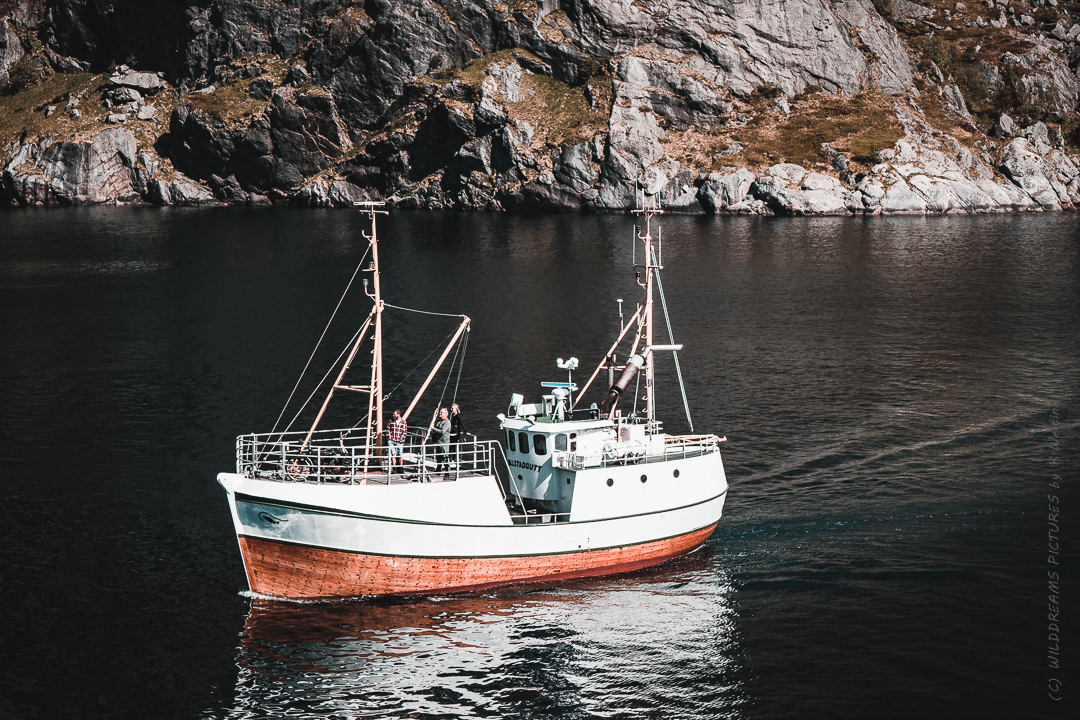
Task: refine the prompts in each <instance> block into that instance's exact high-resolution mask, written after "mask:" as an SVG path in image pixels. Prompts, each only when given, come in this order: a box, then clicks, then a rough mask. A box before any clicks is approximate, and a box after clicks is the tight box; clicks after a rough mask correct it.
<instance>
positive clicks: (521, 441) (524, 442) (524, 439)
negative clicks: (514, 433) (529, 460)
mask: <svg viewBox="0 0 1080 720" xmlns="http://www.w3.org/2000/svg"><path fill="white" fill-rule="evenodd" d="M518 445H520V446H521V452H522V453H524V454H525V455H528V454H529V433H523V432H520V433H518Z"/></svg>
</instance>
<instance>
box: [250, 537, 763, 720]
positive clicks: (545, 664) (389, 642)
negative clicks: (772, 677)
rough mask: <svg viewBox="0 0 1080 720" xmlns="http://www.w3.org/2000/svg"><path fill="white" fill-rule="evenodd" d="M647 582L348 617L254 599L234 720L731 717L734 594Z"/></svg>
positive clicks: (676, 570)
mask: <svg viewBox="0 0 1080 720" xmlns="http://www.w3.org/2000/svg"><path fill="white" fill-rule="evenodd" d="M707 554H709V553H708V551H707V550H706V551H705V552H702V553H698V556H697V557H695V556H693V555H692V556H690V557H687V558H684V559H682V560H680V561H677V562H674V563H671V564H669V565H665V566H662V567H661V568H659V569H656V570H653V571H650V572H649V573H647V574H646V573H640V574H633V575H627V576H622V577H617V578H608V579H605V580H593V581H588V582H581V583H571V584H563V585H561V586H560V587H551V588H537V587H530V588H509V589H503V590H501V591H499V592H492V593H475V594H467V595H454V596H444V597H430V598H407V599H380V600H374V599H373V600H367V601H360V602H351V603H341V604H297V603H282V602H275V601H269V600H263V599H260V598H253V599H252V600H251V610H250V613H249V614H248V618H247V622H246V623H245V626H244V633H243V636H242V641H241V647H240V653H239V657H238V659H237V665H238V666H239V677H238V680H237V684H236V694H235V699H234V705H233V708H232V711H231V712H230V713H229V715H228V716H229V717H276V716H290V717H293V716H299V717H305V716H308V717H311V716H316V717H328V716H330V717H357V716H368V717H387V716H409V717H417V716H421V717H428V716H444V717H445V716H453V717H467V716H495V717H498V716H507V715H514V716H528V717H549V716H562V715H565V714H571V715H575V716H578V715H581V714H589V715H594V714H598V715H603V716H605V717H642V716H645V717H674V716H679V715H686V714H688V713H693V714H694V715H698V716H709V717H728V716H734V715H737V714H738V709H739V707H740V706H741V704H742V703H743V701H744V700H743V696H742V693H741V690H740V687H739V685H738V683H737V681H736V680H734V679H733V678H734V676H735V674H736V673H735V672H734V670H735V669H736V666H737V665H738V663H739V659H738V655H739V651H738V641H737V638H736V636H735V629H734V628H735V623H734V619H735V618H734V611H733V609H732V596H733V593H734V586H733V585H732V583H731V581H730V579H728V578H726V577H717V575H716V571H715V570H714V569H713V568H711V567H710V563H709V561H708V560H707V559H705V558H704V557H703V556H704V555H707Z"/></svg>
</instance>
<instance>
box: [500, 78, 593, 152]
mask: <svg viewBox="0 0 1080 720" xmlns="http://www.w3.org/2000/svg"><path fill="white" fill-rule="evenodd" d="M585 84H586V85H591V86H592V87H593V90H594V92H595V93H596V96H597V97H596V98H595V104H596V110H591V109H590V108H589V101H588V99H587V98H586V97H585V86H577V87H575V86H572V85H567V84H566V83H563V82H560V81H558V80H556V79H555V78H550V77H547V76H546V75H524V76H523V77H522V79H521V96H520V98H519V100H518V102H517V103H507V109H508V110H509V112H510V115H511V117H513V118H515V119H520V120H527V121H528V122H529V123H531V124H532V126H533V127H534V128H536V136H535V137H534V139H533V142H534V144H536V143H539V144H540V145H541V146H543V145H548V146H552V147H557V146H561V145H565V144H568V143H578V142H583V141H586V140H591V139H592V138H593V136H594V135H596V134H597V133H599V132H606V131H607V128H608V120H609V118H610V111H611V98H612V96H613V95H614V90H613V89H612V86H611V79H610V78H608V77H606V76H603V75H597V76H594V77H593V78H590V79H589V81H588V82H587V83H585Z"/></svg>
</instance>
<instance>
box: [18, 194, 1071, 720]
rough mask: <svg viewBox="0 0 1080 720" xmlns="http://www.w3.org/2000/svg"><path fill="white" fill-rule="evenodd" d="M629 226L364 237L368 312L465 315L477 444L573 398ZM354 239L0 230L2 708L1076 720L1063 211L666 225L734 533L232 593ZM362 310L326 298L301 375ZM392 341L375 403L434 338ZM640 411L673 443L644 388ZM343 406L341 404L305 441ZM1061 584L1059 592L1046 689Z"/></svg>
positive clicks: (399, 324)
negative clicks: (366, 597)
mask: <svg viewBox="0 0 1080 720" xmlns="http://www.w3.org/2000/svg"><path fill="white" fill-rule="evenodd" d="M631 224H632V220H630V219H629V218H626V217H578V216H557V217H533V218H512V217H503V216H496V215H481V214H471V215H463V214H445V215H437V214H421V213H405V212H402V213H397V214H395V215H393V216H391V217H390V218H389V219H388V220H387V222H385V223H384V224H383V226H382V236H383V238H384V244H383V253H384V258H383V259H384V283H385V284H384V287H385V288H386V290H385V292H386V295H387V298H388V300H389V302H391V303H394V304H399V305H409V306H413V307H422V308H430V309H436V310H442V311H446V312H460V313H467V314H469V315H470V316H471V317H472V318H473V320H474V328H475V329H474V331H473V333H472V337H471V340H470V342H469V353H468V357H467V361H466V365H465V371H464V375H463V378H462V383H461V387H460V389H459V391H458V400H459V402H460V403H461V404H462V405H463V407H464V409H465V412H466V416H467V418H468V420H469V424H470V426H471V428H470V429H472V430H473V431H474V432H477V433H478V434H480V435H482V436H483V435H487V436H489V437H490V436H492V435H493V434H494V429H495V421H494V418H493V416H494V414H495V413H497V412H499V411H502V410H503V409H504V408H505V405H506V404H507V401H508V399H509V396H510V393H511V392H524V393H526V394H527V396H532V395H535V394H538V392H539V386H538V383H539V382H540V381H541V380H558V379H561V378H562V372H561V371H558V370H556V368H555V364H554V363H555V358H556V357H564V358H565V357H568V356H570V355H576V356H578V357H579V358H581V359H582V361H583V362H582V365H583V367H584V366H591V365H593V364H594V363H595V362H596V361H597V360H598V359H599V356H600V354H602V353H603V352H604V350H605V349H606V348H607V345H608V344H609V343H610V342H611V339H612V333H613V331H614V329H615V327H616V324H617V316H616V312H617V308H616V304H615V298H617V297H622V298H624V299H627V300H628V301H631V299H632V298H635V297H637V296H636V294H635V293H634V285H633V277H632V274H631V272H630V269H629V260H628V257H627V246H628V244H629V242H628V240H629V231H630V226H631ZM361 227H362V222H361V218H360V217H359V216H358V215H357V214H354V213H350V212H343V211H331V212H318V211H286V210H267V211H257V212H255V211H251V212H248V211H243V210H235V209H229V210H175V209H174V210H160V209H122V208H121V209H92V210H87V209H71V210H51V211H48V212H37V211H29V212H23V211H20V212H7V213H2V214H0V477H2V478H3V488H4V494H5V497H4V500H5V502H4V514H3V522H2V523H0V568H2V569H0V582H2V584H0V614H2V620H0V716H3V717H9V716H10V717H27V718H31V717H39V718H54V717H80V718H88V717H147V718H151V717H154V718H157V717H206V718H225V717H229V718H241V717H251V718H261V717H327V718H329V717H334V718H345V717H387V716H392V717H425V718H434V717H466V716H479V717H510V718H548V717H570V718H586V717H596V718H600V717H603V718H638V717H647V718H684V717H710V718H711V717H724V718H726V717H732V718H804V717H813V718H817V717H857V718H861V717H1009V718H1013V717H1065V716H1067V714H1068V711H1074V710H1075V709H1076V708H1077V706H1078V702H1077V698H1078V697H1080V674H1078V673H1077V670H1076V668H1077V664H1078V663H1080V654H1078V653H1077V648H1078V647H1080V633H1078V632H1077V631H1078V629H1080V623H1078V622H1077V617H1078V616H1080V611H1078V603H1077V598H1080V583H1078V581H1077V575H1076V560H1077V556H1078V553H1077V548H1078V546H1080V536H1078V535H1077V533H1076V530H1075V528H1076V527H1077V526H1078V525H1080V493H1078V492H1077V490H1076V480H1077V474H1076V467H1077V462H1078V460H1080V234H1078V232H1077V221H1076V216H1075V215H1071V214H1053V215H1050V214H1048V215H1040V216H1030V217H1013V216H997V217H974V218H972V217H955V218H954V217H949V218H929V219H926V218H888V219H880V218H875V219H868V220H850V219H820V220H812V219H803V220H776V219H770V220H758V219H718V220H716V219H698V218H668V219H666V221H665V225H664V229H665V237H666V240H665V247H664V261H665V263H666V265H667V271H666V279H665V284H666V289H667V293H668V296H669V303H670V305H671V310H672V313H673V323H674V326H675V333H676V340H677V341H679V342H684V343H685V344H686V346H687V347H686V350H685V351H684V353H682V355H681V359H682V361H683V368H684V371H685V372H686V373H687V376H688V379H689V383H690V393H691V404H692V407H693V410H694V420H695V427H696V429H697V430H699V431H713V432H717V433H719V434H723V435H727V436H728V439H729V442H728V444H727V445H726V450H725V461H726V465H727V470H728V477H729V480H730V482H731V492H730V494H729V500H728V505H727V508H726V513H725V518H724V520H723V521H722V523H721V525H720V528H719V529H718V530H717V532H716V533H715V535H714V536H713V538H712V539H711V540H710V541H709V543H708V544H707V545H706V546H705V547H704V548H703V549H702V550H700V551H698V552H697V553H695V554H693V555H691V556H689V557H686V558H684V559H682V560H679V561H677V562H673V563H670V564H667V565H665V566H662V567H660V568H656V569H653V570H650V571H647V572H640V573H635V574H631V575H626V576H620V577H614V578H606V579H594V580H584V581H575V582H568V583H564V584H561V585H555V586H550V587H529V588H511V589H503V590H499V591H495V592H486V593H477V594H467V595H459V596H445V597H429V598H416V599H404V600H402V599H398V600H389V601H387V600H383V601H360V602H352V603H343V604H337V605H297V604H279V603H269V602H264V601H259V600H253V599H250V598H248V597H247V596H246V595H245V594H244V590H245V589H246V587H245V582H244V576H243V571H242V567H241V563H240V557H239V551H238V549H237V547H236V542H235V539H234V537H233V534H232V529H231V525H230V521H229V515H228V511H227V508H226V504H225V498H224V494H223V492H222V491H221V489H220V487H219V486H218V485H217V483H216V482H215V480H214V476H215V474H216V473H217V472H218V471H221V470H227V469H229V468H231V467H232V465H233V439H234V437H235V436H236V435H237V434H239V433H243V432H252V431H261V430H266V429H268V428H269V427H270V426H271V425H272V424H273V421H274V418H276V417H277V415H278V413H279V411H280V410H281V405H282V403H283V402H284V400H285V398H286V397H287V396H288V394H289V391H290V390H291V388H292V385H293V383H294V382H295V380H296V377H297V376H298V374H299V371H300V369H301V368H302V367H303V365H304V362H305V361H306V359H307V356H308V353H309V352H310V350H311V348H312V347H313V346H314V344H315V341H316V340H317V338H318V336H319V334H320V333H321V331H322V328H323V324H324V323H325V321H326V319H327V318H328V316H329V314H330V312H331V311H332V310H333V307H334V305H335V303H336V302H337V299H338V297H339V295H340V292H341V290H342V289H343V288H344V286H345V284H346V283H347V282H348V279H349V277H350V276H351V274H352V272H353V269H354V267H355V265H356V263H357V261H358V259H359V256H360V254H361V253H362V250H363V241H362V239H361V238H360V235H359V230H360V228H361ZM364 305H365V303H364V302H362V298H360V296H359V295H358V294H357V295H356V296H355V297H354V298H353V301H352V302H351V303H350V302H349V301H346V303H345V304H344V305H343V307H342V310H341V311H340V314H339V316H340V317H342V318H344V319H346V320H347V322H346V323H345V324H344V325H343V326H341V327H340V329H339V330H338V331H337V332H336V333H335V332H334V331H331V333H330V334H329V335H328V341H327V345H326V347H327V354H325V355H323V356H321V359H322V360H323V361H324V363H320V362H319V360H320V358H317V360H316V365H317V366H318V367H319V369H320V370H323V369H324V368H325V361H327V360H329V359H330V358H331V357H332V356H333V355H334V354H336V352H337V351H338V349H339V348H340V347H341V346H342V344H343V343H344V342H345V341H346V339H347V337H348V335H349V333H351V330H352V328H353V327H354V323H356V322H357V318H359V317H361V316H362V314H363V313H365V312H366V308H365V307H364ZM628 306H629V307H630V308H631V309H632V305H628ZM387 321H388V322H389V323H391V324H392V327H391V329H390V330H388V334H387V343H388V345H389V347H390V348H392V349H391V350H388V357H387V359H388V363H390V365H391V366H392V368H393V369H392V370H391V371H390V372H389V374H388V378H387V379H388V382H389V383H391V384H396V383H397V382H398V381H400V380H402V379H403V378H404V377H405V375H406V373H407V372H408V371H409V370H411V369H412V368H413V366H414V365H415V362H416V361H417V360H418V359H419V358H420V357H423V356H424V355H425V354H426V353H428V352H429V351H430V350H431V349H432V347H433V346H434V345H435V344H436V343H437V341H439V340H441V339H442V338H443V337H445V336H446V335H447V334H449V333H450V331H451V330H452V329H453V327H452V325H453V323H452V321H447V320H445V319H439V318H427V317H415V316H403V315H400V314H398V315H393V314H388V316H387ZM448 323H449V324H448ZM415 380H416V376H415V375H414V376H412V377H410V378H409V379H407V380H406V381H405V382H404V384H403V385H402V389H401V390H400V391H399V392H400V393H401V394H399V395H395V400H400V402H401V404H406V402H407V399H408V394H407V389H408V388H409V387H410V383H412V384H415ZM440 382H441V380H440ZM658 385H659V392H660V397H661V415H662V416H663V417H664V418H666V420H667V423H668V427H669V429H670V430H672V431H681V430H683V429H684V425H685V423H684V421H682V420H681V419H680V418H681V416H682V411H681V404H680V402H679V399H678V393H677V389H676V386H675V382H674V379H673V373H672V371H671V369H670V368H667V369H665V370H664V371H663V372H662V373H661V375H660V379H659V381H658ZM441 390H442V386H441V385H439V384H437V387H436V392H439V391H441ZM309 391H310V386H305V387H302V388H301V391H300V395H306V394H307V392H309ZM448 392H449V391H448ZM433 402H434V400H432V403H433ZM356 413H357V408H356V406H355V404H354V405H352V406H350V405H349V404H348V402H345V403H343V404H342V405H341V407H340V408H339V413H338V416H337V417H334V418H330V419H328V421H327V422H328V423H334V422H344V421H349V422H351V421H353V420H355V419H356ZM1055 423H1056V424H1055ZM1054 431H1056V432H1057V437H1056V438H1055V437H1054V434H1053V433H1054ZM1054 443H1056V447H1055V446H1054ZM1055 473H1057V474H1059V475H1061V476H1062V477H1063V478H1064V481H1063V482H1064V484H1065V487H1063V488H1062V489H1060V490H1058V489H1054V488H1052V487H1050V485H1049V484H1050V483H1051V482H1053V476H1054V474H1055ZM1048 494H1051V495H1056V496H1058V503H1057V504H1058V511H1059V512H1058V515H1059V516H1058V518H1057V520H1058V525H1057V526H1053V527H1052V526H1049V525H1048V523H1049V519H1048V512H1049V510H1048V499H1047V495H1048ZM1054 527H1058V528H1059V529H1058V531H1057V532H1056V535H1055V537H1058V539H1059V543H1058V545H1056V547H1058V548H1059V552H1060V554H1059V555H1057V556H1056V557H1057V558H1058V561H1059V563H1060V565H1057V566H1054V565H1049V564H1048V560H1047V558H1048V556H1049V554H1050V553H1049V549H1048V543H1049V542H1050V539H1049V538H1048V532H1052V531H1054ZM1048 570H1056V571H1058V572H1059V573H1061V576H1062V577H1061V585H1060V591H1059V592H1058V593H1057V595H1058V599H1059V601H1060V613H1059V618H1058V620H1059V623H1058V625H1059V628H1060V629H1059V632H1058V633H1057V635H1058V636H1059V637H1060V643H1059V653H1060V665H1061V667H1060V668H1059V669H1057V670H1054V669H1051V668H1049V667H1048V659H1047V658H1048V646H1052V645H1053V643H1052V642H1050V641H1049V633H1050V632H1052V630H1051V629H1050V628H1049V623H1050V620H1048V617H1047V615H1048V612H1050V611H1051V610H1052V609H1050V608H1048V603H1049V602H1053V599H1051V598H1049V595H1051V594H1052V592H1051V591H1050V589H1049V587H1048V576H1047V571H1048ZM1054 681H1060V682H1061V683H1063V687H1062V688H1061V690H1060V691H1058V692H1056V693H1049V689H1050V688H1051V687H1053V683H1054ZM1049 694H1054V695H1056V696H1061V697H1063V698H1064V699H1063V700H1061V701H1057V702H1055V701H1054V700H1051V699H1050V698H1049V697H1048V695H1049Z"/></svg>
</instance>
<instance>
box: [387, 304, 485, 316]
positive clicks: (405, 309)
mask: <svg viewBox="0 0 1080 720" xmlns="http://www.w3.org/2000/svg"><path fill="white" fill-rule="evenodd" d="M383 307H388V308H394V309H395V310H404V311H405V312H414V313H420V314H421V315H438V316H439V317H456V318H463V317H465V316H464V315H454V314H453V313H437V312H431V311H430V310H415V309H413V308H407V307H401V306H400V305H391V304H390V303H383Z"/></svg>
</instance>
